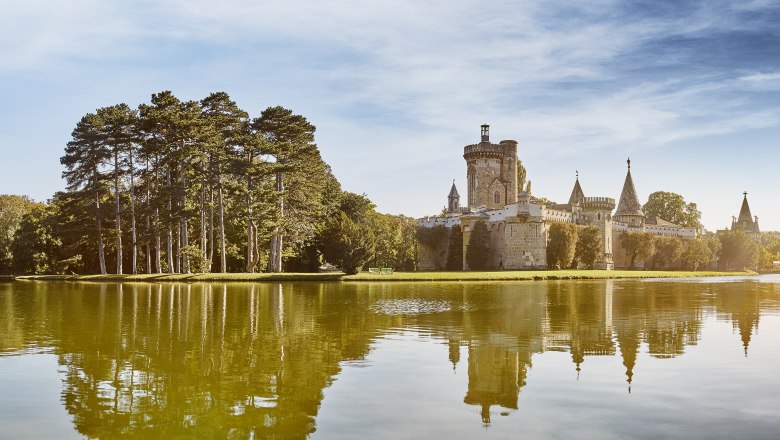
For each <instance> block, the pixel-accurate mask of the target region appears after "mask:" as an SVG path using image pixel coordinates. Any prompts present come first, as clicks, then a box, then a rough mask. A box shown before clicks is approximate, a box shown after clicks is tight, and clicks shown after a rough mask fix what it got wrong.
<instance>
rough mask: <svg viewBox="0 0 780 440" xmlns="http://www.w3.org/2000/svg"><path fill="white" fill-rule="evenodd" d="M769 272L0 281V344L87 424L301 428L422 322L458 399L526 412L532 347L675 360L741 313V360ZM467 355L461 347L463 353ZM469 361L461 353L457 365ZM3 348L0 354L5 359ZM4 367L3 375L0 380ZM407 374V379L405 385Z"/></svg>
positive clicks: (576, 365)
mask: <svg viewBox="0 0 780 440" xmlns="http://www.w3.org/2000/svg"><path fill="white" fill-rule="evenodd" d="M776 289H777V285H776V284H772V283H738V284H736V283H734V284H729V283H723V284H707V283H705V284H690V283H684V284H680V283H642V282H638V281H622V282H613V281H606V282H548V283H543V282H534V283H504V284H492V285H490V284H480V283H476V284H440V285H435V284H351V283H347V284H336V283H325V284H317V283H304V284H283V285H267V284H266V285H252V284H231V285H227V284H206V283H201V284H154V285H151V284H90V283H82V284H79V283H61V284H60V283H35V282H25V283H7V284H0V355H4V356H20V355H29V354H32V353H39V352H51V353H54V354H56V356H57V357H58V361H59V364H60V365H61V367H62V370H61V376H62V391H61V402H62V404H63V405H64V407H65V408H66V409H67V411H68V413H69V414H70V415H71V416H72V418H73V423H74V425H75V428H76V429H77V430H78V432H79V433H80V434H82V435H84V436H88V437H96V438H105V437H118V436H131V435H132V436H147V437H161V436H170V435H174V434H175V435H182V436H201V437H213V438H225V437H240V438H245V437H249V436H254V437H256V438H305V437H306V436H307V435H309V434H311V433H313V432H314V431H315V429H316V417H317V414H318V411H319V409H320V405H321V403H322V401H323V390H325V389H326V388H327V387H329V386H330V385H331V384H332V382H333V381H334V380H335V379H336V378H337V377H338V375H339V373H340V372H341V369H342V367H343V365H344V362H345V361H352V360H362V359H365V358H366V356H367V355H368V354H369V352H370V351H371V350H372V348H374V347H376V346H377V342H378V341H381V339H382V338H383V337H386V336H387V335H392V334H395V333H398V332H400V331H404V332H408V331H410V330H411V331H413V332H416V333H417V334H420V335H425V336H426V337H428V338H430V339H432V340H433V341H437V342H441V343H445V344H447V345H448V350H447V352H448V354H449V359H441V362H449V363H450V364H451V366H452V369H454V370H455V371H456V372H461V371H463V370H464V369H465V370H466V373H467V376H468V385H467V388H466V389H464V390H463V394H462V395H463V396H464V397H463V403H464V404H466V405H473V406H475V407H478V409H479V413H480V414H481V419H482V423H483V424H485V425H488V424H490V423H491V412H492V411H494V410H496V409H498V410H499V411H505V410H517V409H518V406H519V404H518V398H519V396H520V394H521V393H522V390H523V388H524V387H525V386H526V383H527V382H528V380H529V376H528V375H529V371H530V369H531V368H532V359H533V357H534V355H537V354H541V353H545V352H563V353H568V354H570V356H571V364H570V365H571V369H570V371H571V374H572V375H573V376H575V377H576V376H578V375H580V374H583V373H584V372H585V371H587V368H588V364H589V362H588V359H589V358H592V357H597V356H620V357H621V358H622V364H623V366H624V367H625V373H624V376H625V377H623V378H622V379H621V380H624V381H625V383H626V392H631V386H632V384H635V383H636V382H637V381H639V380H641V378H640V377H638V376H637V375H636V374H635V373H634V371H635V370H636V368H637V361H638V353H640V350H642V347H645V348H644V351H646V352H647V353H649V354H650V355H652V356H653V357H657V358H674V357H677V356H681V355H683V354H684V353H685V351H686V349H687V347H690V346H693V345H696V344H697V343H698V342H699V339H700V337H701V333H702V328H703V325H704V322H705V321H706V320H707V319H717V320H721V321H729V322H731V323H732V325H733V328H734V331H735V333H738V334H739V339H740V341H741V344H742V347H741V350H742V351H743V352H744V355H745V356H747V355H748V352H749V350H748V349H749V345H750V341H751V337H752V336H753V335H754V334H755V333H756V332H757V331H758V327H759V320H760V317H761V316H762V314H767V313H771V314H775V313H777V310H778V309H779V308H780V307H778V306H779V305H780V302H779V300H780V296H779V295H778V291H777V290H776ZM462 353H466V356H467V359H461V356H462ZM464 361H465V365H463V363H464ZM1 366H2V358H0V367H1ZM2 382H3V379H1V378H0V384H2ZM397 385H398V386H403V384H397Z"/></svg>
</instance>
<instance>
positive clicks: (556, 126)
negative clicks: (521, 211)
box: [0, 0, 780, 230]
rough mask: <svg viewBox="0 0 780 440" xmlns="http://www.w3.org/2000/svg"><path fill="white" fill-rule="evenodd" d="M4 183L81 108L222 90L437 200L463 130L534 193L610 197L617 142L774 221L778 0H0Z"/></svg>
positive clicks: (688, 190) (656, 178)
mask: <svg viewBox="0 0 780 440" xmlns="http://www.w3.org/2000/svg"><path fill="white" fill-rule="evenodd" d="M0 59H2V60H3V61H2V63H0V84H2V86H0V90H1V91H2V93H1V94H0V97H2V99H1V100H0V151H2V160H1V161H0V193H15V194H28V195H30V196H32V197H33V198H35V199H38V200H45V199H46V198H48V197H49V196H50V195H51V194H52V193H53V192H54V191H57V190H60V189H62V188H63V187H64V183H63V182H62V180H61V179H60V173H61V171H62V170H61V167H60V165H59V157H60V156H61V155H62V151H63V148H64V146H65V143H66V142H67V141H68V139H69V136H70V132H71V130H72V129H73V127H74V126H75V124H76V122H77V121H78V120H79V118H80V117H81V116H82V115H84V114H85V113H87V112H91V111H93V110H95V109H96V108H98V107H103V106H108V105H113V104H116V103H120V102H126V103H127V104H129V105H131V106H137V105H138V104H139V103H141V102H145V101H148V99H149V96H150V95H151V94H152V93H155V92H159V91H162V90H171V91H173V92H174V93H175V94H176V95H177V96H179V97H180V98H182V99H200V98H202V97H205V96H206V95H207V94H208V93H210V92H212V91H220V90H223V91H226V92H228V93H229V94H230V95H231V96H232V97H233V99H235V100H236V101H237V102H238V104H239V105H240V106H242V107H243V108H244V109H245V110H247V111H248V112H250V114H252V115H258V114H259V113H260V111H262V110H263V109H264V108H266V107H268V106H272V105H282V106H285V107H288V108H291V109H293V110H294V111H295V112H297V113H300V114H303V115H304V116H306V117H307V118H309V120H310V121H312V122H313V123H314V124H315V125H316V126H317V142H318V145H319V147H320V150H321V151H322V154H323V157H324V158H325V160H326V161H327V162H329V163H330V164H331V165H332V167H333V170H334V172H335V174H336V176H337V177H338V178H339V180H340V181H341V182H342V184H343V186H344V188H345V189H347V190H349V191H354V192H358V193H363V192H365V193H366V194H368V196H369V197H370V198H371V199H372V200H373V201H374V202H375V203H376V204H377V205H378V209H379V210H380V211H383V212H390V213H403V214H406V215H411V216H422V215H425V214H433V213H436V212H438V211H440V210H441V207H442V206H444V205H445V203H446V196H447V193H448V192H449V187H450V185H451V182H452V179H456V182H457V184H458V187H459V188H460V189H461V195H462V196H464V197H465V168H466V167H465V163H464V161H463V158H462V154H463V146H464V145H466V144H469V143H474V142H477V141H478V140H479V125H480V124H482V123H489V124H491V139H494V140H500V139H516V140H517V141H518V142H519V155H520V158H521V159H522V160H523V161H524V163H525V164H526V167H527V169H528V175H529V178H530V179H531V180H532V182H533V189H534V193H535V194H536V195H539V196H545V197H547V198H550V199H552V200H556V201H565V200H566V199H567V198H568V195H569V193H570V191H571V187H572V185H573V180H574V173H575V170H579V171H580V175H581V183H582V186H583V189H584V191H585V194H586V195H588V196H596V195H598V196H610V197H615V198H618V197H619V193H620V189H621V185H622V183H623V179H624V177H625V160H626V157H628V156H630V157H631V159H632V173H633V175H634V181H635V183H636V186H637V191H638V193H639V196H640V198H641V199H642V201H645V200H646V199H647V196H648V195H649V194H650V193H651V192H653V191H657V190H665V191H674V192H678V193H680V194H682V195H683V196H684V197H685V198H686V200H688V201H694V202H696V203H698V205H699V208H700V209H701V211H702V212H703V218H702V219H703V222H704V224H705V226H706V227H707V228H708V229H716V228H723V227H725V226H727V225H729V224H730V219H731V216H732V215H736V214H738V212H739V207H740V204H741V199H742V192H743V191H748V193H749V195H748V197H749V200H750V204H751V208H752V210H753V213H754V214H755V215H758V216H759V223H760V224H761V226H762V229H764V230H768V229H774V230H780V207H778V203H777V202H778V191H777V188H778V187H780V185H779V184H778V183H775V182H779V181H780V2H779V1H774V0H766V1H761V0H755V1H733V2H730V1H689V2H685V1H670V2H665V1H638V2H632V1H598V0H596V1H587V2H549V1H547V2H544V1H502V0H495V1H490V2H485V1H456V2H453V1H451V0H448V1H444V0H429V1H403V0H373V1H371V2H358V1H338V2H332V1H306V2H289V1H276V0H266V1H262V2H260V1H253V0H231V1H222V2H213V1H207V0H161V1H160V0H158V1H151V0H149V1H119V0H117V1H104V0H69V1H67V2H60V1H54V0H50V1H41V0H4V1H3V3H2V6H0Z"/></svg>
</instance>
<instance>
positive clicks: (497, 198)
mask: <svg viewBox="0 0 780 440" xmlns="http://www.w3.org/2000/svg"><path fill="white" fill-rule="evenodd" d="M493 203H501V194H499V193H498V191H496V193H495V194H493Z"/></svg>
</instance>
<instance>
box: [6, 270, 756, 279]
mask: <svg viewBox="0 0 780 440" xmlns="http://www.w3.org/2000/svg"><path fill="white" fill-rule="evenodd" d="M735 275H755V272H685V271H648V270H532V271H526V270H514V271H512V270H502V271H490V272H395V273H393V274H391V275H378V274H377V275H375V274H369V273H368V272H363V273H360V274H357V275H344V274H342V273H280V274H270V273H206V274H152V275H31V276H22V277H17V279H21V280H24V279H27V280H40V281H139V282H163V281H183V282H190V281H257V282H283V281H512V280H519V281H522V280H602V279H615V278H688V277H712V276H735Z"/></svg>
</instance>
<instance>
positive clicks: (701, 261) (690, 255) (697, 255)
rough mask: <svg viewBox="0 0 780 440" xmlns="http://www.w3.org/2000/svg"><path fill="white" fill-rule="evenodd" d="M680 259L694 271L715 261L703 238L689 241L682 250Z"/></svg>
mask: <svg viewBox="0 0 780 440" xmlns="http://www.w3.org/2000/svg"><path fill="white" fill-rule="evenodd" d="M682 259H683V261H685V263H686V264H687V265H688V267H690V268H691V269H693V270H694V271H697V270H699V267H701V266H706V265H708V264H710V263H712V262H713V261H715V253H714V252H713V251H712V249H711V248H710V246H709V245H708V244H707V241H706V240H705V239H703V238H695V239H693V240H689V241H688V243H687V244H686V246H685V249H684V250H683V254H682Z"/></svg>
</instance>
